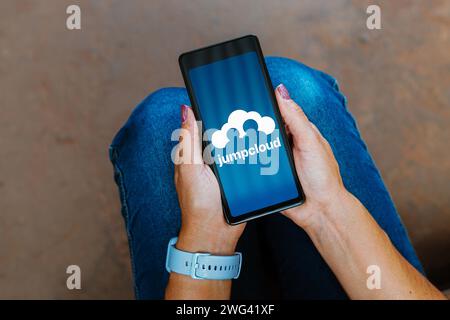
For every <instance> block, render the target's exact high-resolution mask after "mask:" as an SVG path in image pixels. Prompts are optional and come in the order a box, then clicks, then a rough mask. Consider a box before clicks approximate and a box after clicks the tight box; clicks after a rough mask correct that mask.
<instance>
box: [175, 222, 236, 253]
mask: <svg viewBox="0 0 450 320" xmlns="http://www.w3.org/2000/svg"><path fill="white" fill-rule="evenodd" d="M236 245H237V240H235V239H232V238H230V237H229V236H228V235H227V234H220V233H219V234H218V233H214V232H213V231H206V232H205V231H201V230H192V229H189V228H184V227H182V228H181V230H180V234H179V236H178V241H177V244H176V248H177V249H179V250H182V251H187V252H206V253H211V254H214V255H232V254H234V252H235V249H236Z"/></svg>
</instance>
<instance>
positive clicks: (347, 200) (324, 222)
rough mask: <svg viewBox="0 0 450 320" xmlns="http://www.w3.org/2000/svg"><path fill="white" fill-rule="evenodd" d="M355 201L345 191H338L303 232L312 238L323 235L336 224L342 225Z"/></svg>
mask: <svg viewBox="0 0 450 320" xmlns="http://www.w3.org/2000/svg"><path fill="white" fill-rule="evenodd" d="M355 201H358V200H357V199H356V198H355V197H354V196H353V195H352V194H351V193H350V192H348V191H347V189H345V188H342V189H340V190H339V191H338V192H337V193H336V194H335V195H334V196H333V199H332V200H331V201H330V202H329V204H328V205H327V206H325V207H323V208H322V209H321V210H319V211H318V212H317V213H316V214H315V215H314V217H315V219H313V220H314V221H313V222H311V223H309V224H308V225H307V226H306V227H305V228H304V229H305V231H306V232H307V233H308V234H309V235H310V237H314V236H315V235H320V234H324V233H325V232H326V231H327V229H330V228H334V226H336V225H337V224H343V222H344V221H345V219H347V218H348V216H349V213H350V211H351V210H352V208H353V207H355Z"/></svg>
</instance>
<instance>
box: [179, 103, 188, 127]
mask: <svg viewBox="0 0 450 320" xmlns="http://www.w3.org/2000/svg"><path fill="white" fill-rule="evenodd" d="M188 108H189V106H187V105H185V104H182V105H181V122H182V123H185V122H186V120H187V116H188Z"/></svg>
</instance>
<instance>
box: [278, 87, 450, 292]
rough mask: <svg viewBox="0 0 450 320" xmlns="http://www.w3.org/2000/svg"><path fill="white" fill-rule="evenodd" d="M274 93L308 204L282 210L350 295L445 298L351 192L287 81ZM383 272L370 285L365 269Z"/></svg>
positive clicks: (323, 141)
mask: <svg viewBox="0 0 450 320" xmlns="http://www.w3.org/2000/svg"><path fill="white" fill-rule="evenodd" d="M276 97H277V100H278V104H279V106H280V110H281V114H282V116H283V119H284V122H285V124H286V127H287V130H288V133H289V134H290V135H291V136H292V141H293V153H294V162H295V167H296V170H297V174H298V176H299V179H300V182H301V184H302V186H303V189H304V192H305V196H306V201H305V203H304V205H302V206H299V207H295V208H292V209H289V210H286V211H285V212H284V214H285V215H286V216H287V217H289V218H290V219H292V220H293V221H294V222H295V223H296V224H297V225H299V226H300V227H302V228H303V229H305V231H306V232H307V233H308V235H309V236H310V238H311V240H312V241H313V243H314V245H315V246H316V248H317V250H318V251H319V252H320V254H321V255H322V257H323V258H324V259H325V261H326V262H327V263H328V265H329V266H330V268H331V269H332V270H333V273H334V274H335V275H336V277H337V278H338V280H339V282H340V283H341V285H342V286H343V288H344V289H345V291H346V292H347V294H348V295H349V297H350V298H352V299H443V298H445V297H444V296H443V295H442V294H441V293H440V292H439V290H437V289H436V288H435V287H434V286H433V285H432V284H431V283H430V282H428V280H427V279H426V278H425V277H423V276H422V275H421V274H420V273H419V272H418V271H417V270H416V269H414V267H413V266H411V264H409V262H408V261H406V260H405V258H403V256H402V255H401V254H400V253H399V252H398V251H397V249H396V248H395V247H394V246H393V245H392V243H391V241H390V239H389V237H388V236H387V235H386V233H385V232H384V231H383V230H382V229H381V228H380V226H379V225H378V224H377V222H376V221H375V220H374V219H373V218H372V216H371V215H370V213H369V212H368V211H367V210H366V208H365V207H364V206H363V205H362V204H361V202H360V201H359V200H358V199H357V198H356V197H354V196H353V195H352V194H351V193H350V192H348V191H347V190H346V189H345V187H344V185H343V183H342V179H341V175H340V173H339V166H338V164H337V162H336V159H335V158H334V155H333V152H332V150H331V148H330V145H329V144H328V142H327V141H326V140H325V139H324V138H323V137H322V135H321V134H320V132H319V130H318V129H317V128H316V126H315V125H314V124H312V123H311V122H310V121H309V120H308V118H307V117H306V116H305V114H304V113H303V111H302V109H301V108H300V107H299V106H298V105H297V104H296V103H295V102H294V101H293V100H292V99H291V98H290V97H289V93H288V91H287V90H286V88H285V87H284V86H283V85H280V86H278V87H277V89H276ZM369 266H376V267H378V270H380V275H379V276H380V277H382V280H381V282H382V285H381V287H380V288H379V289H377V290H371V289H369V287H368V286H367V282H366V281H367V279H368V278H367V277H368V274H367V270H368V269H367V268H368V267H369Z"/></svg>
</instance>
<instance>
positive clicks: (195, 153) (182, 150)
mask: <svg viewBox="0 0 450 320" xmlns="http://www.w3.org/2000/svg"><path fill="white" fill-rule="evenodd" d="M181 121H182V123H181V132H180V138H179V141H180V143H179V145H178V150H177V156H178V157H179V158H178V160H179V161H178V164H180V165H183V164H203V158H202V144H201V135H200V130H199V128H198V125H197V122H196V120H195V116H194V112H193V111H192V109H191V108H190V107H189V106H187V105H182V106H181Z"/></svg>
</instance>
